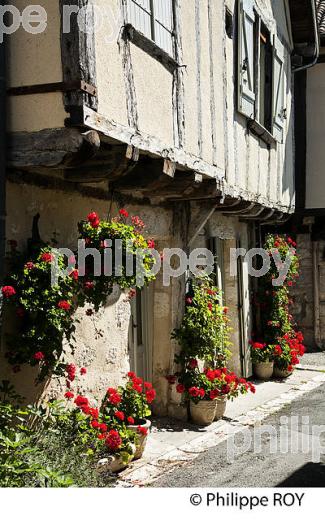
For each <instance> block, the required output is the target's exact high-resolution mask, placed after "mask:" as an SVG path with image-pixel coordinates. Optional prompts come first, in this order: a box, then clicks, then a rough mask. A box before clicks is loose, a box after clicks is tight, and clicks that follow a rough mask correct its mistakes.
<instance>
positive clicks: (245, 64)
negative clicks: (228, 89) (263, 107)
mask: <svg viewBox="0 0 325 520" xmlns="http://www.w3.org/2000/svg"><path fill="white" fill-rule="evenodd" d="M254 23H255V13H254V4H253V0H240V5H239V10H238V110H239V112H241V113H242V114H244V115H245V116H246V117H249V118H253V117H254V116H255V88H254V69H255V64H254Z"/></svg>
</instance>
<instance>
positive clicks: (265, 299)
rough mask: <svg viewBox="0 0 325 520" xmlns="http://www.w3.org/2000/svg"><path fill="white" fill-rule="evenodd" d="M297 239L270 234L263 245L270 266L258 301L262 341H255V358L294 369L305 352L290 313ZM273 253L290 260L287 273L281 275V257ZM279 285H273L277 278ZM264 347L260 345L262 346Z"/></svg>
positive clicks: (261, 283) (295, 270)
mask: <svg viewBox="0 0 325 520" xmlns="http://www.w3.org/2000/svg"><path fill="white" fill-rule="evenodd" d="M295 247H296V243H295V242H294V240H293V239H292V238H291V237H288V236H287V235H267V237H266V241H265V245H264V249H265V250H266V251H267V252H268V253H269V255H270V260H271V268H270V270H269V272H268V273H267V274H266V275H265V276H263V277H262V278H261V279H260V285H259V292H258V294H257V298H256V300H255V304H256V305H258V306H259V307H260V309H261V312H260V315H261V330H260V336H261V338H263V339H262V341H261V342H255V343H252V349H251V352H252V359H253V361H254V362H263V361H267V360H268V359H274V361H275V365H276V366H278V367H279V368H281V369H286V370H287V369H288V370H289V371H291V370H293V366H294V365H296V364H298V363H299V360H298V357H299V356H302V355H303V354H304V352H305V348H304V346H303V344H302V343H303V340H304V338H303V335H302V334H301V332H297V331H296V328H295V324H294V322H293V316H292V315H291V313H290V305H291V303H292V301H291V299H290V287H292V286H293V285H294V283H295V281H296V279H297V278H298V277H299V259H298V256H297V254H296V249H295ZM272 253H273V254H274V253H276V254H278V255H280V258H281V262H282V263H283V262H285V260H286V259H288V260H289V262H290V267H289V270H288V273H287V276H286V277H284V276H279V268H280V267H281V266H280V261H279V260H276V259H275V258H274V257H273V256H272ZM278 279H279V281H280V285H274V280H278ZM262 345H264V346H263V348H261V346H262Z"/></svg>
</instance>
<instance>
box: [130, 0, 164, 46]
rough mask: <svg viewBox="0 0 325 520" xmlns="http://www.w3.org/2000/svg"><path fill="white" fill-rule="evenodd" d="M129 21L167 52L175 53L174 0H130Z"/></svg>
mask: <svg viewBox="0 0 325 520" xmlns="http://www.w3.org/2000/svg"><path fill="white" fill-rule="evenodd" d="M128 21H129V23H131V24H132V25H133V26H134V27H135V29H137V30H138V31H140V32H141V33H142V34H144V35H145V36H146V37H147V38H149V39H151V40H152V41H154V42H155V43H156V44H157V45H158V46H159V47H160V48H161V49H163V50H164V51H165V52H167V53H168V54H170V55H171V56H173V55H174V50H173V29H174V18H173V0H128Z"/></svg>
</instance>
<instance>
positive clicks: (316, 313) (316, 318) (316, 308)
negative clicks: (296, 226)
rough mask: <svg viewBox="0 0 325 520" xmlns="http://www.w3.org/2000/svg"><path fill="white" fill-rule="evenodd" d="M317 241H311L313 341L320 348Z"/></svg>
mask: <svg viewBox="0 0 325 520" xmlns="http://www.w3.org/2000/svg"><path fill="white" fill-rule="evenodd" d="M318 249H319V246H318V242H312V261H313V299H314V341H315V344H316V346H317V347H318V348H320V349H322V341H321V331H320V303H319V269H318Z"/></svg>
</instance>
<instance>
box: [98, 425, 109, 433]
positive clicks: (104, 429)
mask: <svg viewBox="0 0 325 520" xmlns="http://www.w3.org/2000/svg"><path fill="white" fill-rule="evenodd" d="M98 429H99V430H100V431H102V432H107V430H108V427H107V425H106V424H104V423H102V424H100V425H99V426H98Z"/></svg>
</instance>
